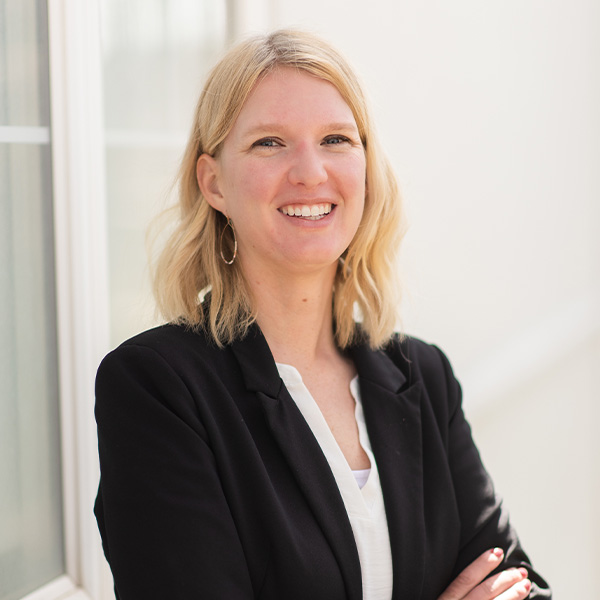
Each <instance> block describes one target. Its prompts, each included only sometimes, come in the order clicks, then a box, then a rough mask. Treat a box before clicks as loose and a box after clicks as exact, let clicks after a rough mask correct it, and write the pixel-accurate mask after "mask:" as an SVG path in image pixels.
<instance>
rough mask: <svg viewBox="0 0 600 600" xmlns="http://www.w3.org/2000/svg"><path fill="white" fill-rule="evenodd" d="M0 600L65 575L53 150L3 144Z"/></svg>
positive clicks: (0, 204)
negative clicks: (51, 195)
mask: <svg viewBox="0 0 600 600" xmlns="http://www.w3.org/2000/svg"><path fill="white" fill-rule="evenodd" d="M0 182H1V183H0V197H1V198H2V201H1V202H0V264H2V269H1V270H0V339H1V340H2V343H1V344H0V389H1V390H2V397H1V399H0V481H2V486H1V487H0V532H2V534H1V535H0V599H1V600H9V599H10V600H12V599H13V598H20V597H21V596H23V595H25V593H27V592H29V591H31V590H33V589H35V588H37V587H39V586H40V585H42V584H44V583H46V582H48V581H50V580H52V579H54V578H55V577H56V576H58V575H60V574H62V573H63V572H64V556H63V534H62V510H61V502H62V500H61V473H60V439H59V420H58V419H59V409H58V381H57V372H58V368H57V352H56V323H55V314H56V307H55V290H54V277H53V272H54V265H53V250H52V248H53V238H52V212H51V211H52V206H51V203H50V149H49V147H38V146H34V145H31V146H27V145H0Z"/></svg>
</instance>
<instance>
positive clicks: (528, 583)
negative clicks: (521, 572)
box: [523, 579, 531, 591]
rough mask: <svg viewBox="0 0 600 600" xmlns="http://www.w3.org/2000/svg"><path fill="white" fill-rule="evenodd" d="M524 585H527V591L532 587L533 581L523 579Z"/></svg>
mask: <svg viewBox="0 0 600 600" xmlns="http://www.w3.org/2000/svg"><path fill="white" fill-rule="evenodd" d="M523 586H524V587H525V590H526V591H529V590H530V589H531V581H529V579H525V580H524V581H523Z"/></svg>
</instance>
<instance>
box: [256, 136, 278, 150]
mask: <svg viewBox="0 0 600 600" xmlns="http://www.w3.org/2000/svg"><path fill="white" fill-rule="evenodd" d="M277 146H281V142H280V141H279V140H277V139H275V138H261V139H260V140H256V142H254V143H253V144H252V147H253V148H276V147H277Z"/></svg>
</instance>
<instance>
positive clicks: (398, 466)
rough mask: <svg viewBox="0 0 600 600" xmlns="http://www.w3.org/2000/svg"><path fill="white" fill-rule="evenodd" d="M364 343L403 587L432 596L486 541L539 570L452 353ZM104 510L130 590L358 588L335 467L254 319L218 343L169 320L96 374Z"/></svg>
mask: <svg viewBox="0 0 600 600" xmlns="http://www.w3.org/2000/svg"><path fill="white" fill-rule="evenodd" d="M350 352H351V356H352V359H353V360H354V363H355V365H356V368H357V371H358V374H359V383H360V392H361V397H362V403H363V409H364V414H365V420H366V423H367V429H368V432H369V437H370V441H371V445H372V449H373V454H374V456H375V459H376V461H377V465H378V468H379V473H380V479H381V487H382V489H383V496H384V501H385V508H386V514H387V521H388V526H389V532H390V543H391V550H392V562H393V577H394V592H393V598H394V599H398V600H399V599H402V600H415V599H419V598H420V599H422V600H435V599H437V597H438V595H439V594H440V593H441V592H442V591H443V590H444V589H445V588H446V586H447V585H448V584H449V583H450V582H451V581H452V580H453V578H454V577H455V576H456V575H457V574H458V573H459V572H460V571H461V570H462V569H463V568H464V567H465V566H467V565H468V564H469V563H470V562H471V561H472V560H473V559H475V558H476V557H477V556H478V555H479V554H481V553H482V552H483V551H485V550H486V549H489V548H493V547H495V546H500V547H502V548H503V549H504V550H505V553H506V559H505V562H504V565H503V567H504V568H506V567H507V566H509V565H510V566H512V565H514V566H525V567H526V568H527V569H528V570H529V573H530V577H531V579H532V582H533V587H532V592H531V596H530V597H531V598H550V597H551V595H550V591H549V589H548V586H547V584H546V583H545V582H544V580H543V579H542V578H541V577H540V576H538V575H537V574H536V573H535V571H534V570H533V569H532V567H531V565H530V564H529V559H528V558H527V556H526V555H525V553H524V552H523V550H522V548H521V546H520V544H519V541H518V539H517V536H516V534H515V532H514V530H513V529H512V528H511V526H510V524H509V521H508V518H507V513H506V511H505V510H504V508H503V507H502V504H501V502H500V500H499V499H498V498H497V497H496V496H495V494H494V490H493V487H492V483H491V481H490V479H489V477H488V475H487V473H486V472H485V470H484V468H483V466H482V464H481V461H480V458H479V454H478V452H477V449H476V448H475V446H474V444H473V441H472V439H471V433H470V428H469V425H468V424H467V422H466V421H465V419H464V416H463V412H462V409H461V394H460V387H459V384H458V383H457V381H456V379H455V378H454V376H453V374H452V371H451V368H450V365H449V364H448V361H447V359H446V357H445V356H444V355H443V354H442V353H441V352H440V350H438V349H437V348H436V347H434V346H429V345H427V344H425V343H423V342H421V341H418V340H416V339H406V340H404V341H402V342H400V341H399V340H398V339H395V340H394V341H393V342H391V343H390V344H389V345H388V346H387V347H386V348H385V349H384V350H380V351H373V350H371V349H369V348H368V346H366V345H361V344H358V345H356V346H355V347H353V348H352V349H351V351H350ZM96 395H97V402H96V419H97V422H98V435H99V449H100V467H101V481H100V487H99V491H98V498H97V501H96V507H95V513H96V517H97V519H98V526H99V528H100V533H101V535H102V541H103V546H104V551H105V554H106V557H107V559H108V561H109V563H110V566H111V569H112V572H113V576H114V580H115V589H116V592H117V597H118V598H119V599H120V600H153V599H157V600H158V599H161V600H184V599H185V600H198V599H201V598H208V599H213V598H214V599H225V600H238V599H239V600H242V599H243V600H248V599H251V598H257V599H262V600H296V599H297V600H306V599H308V598H310V599H314V600H346V599H347V600H359V599H360V598H361V597H362V591H361V573H360V563H359V558H358V553H357V550H356V545H355V542H354V537H353V534H352V529H351V527H350V522H349V520H348V516H347V514H346V510H345V508H344V504H343V501H342V498H341V496H340V493H339V490H338V488H337V486H336V483H335V480H334V477H333V474H332V472H331V470H330V468H329V465H328V463H327V461H326V459H325V457H324V455H323V453H322V451H321V449H320V446H319V444H318V443H317V441H316V440H315V438H314V436H313V434H312V432H311V430H310V428H309V427H308V425H307V423H306V421H305V420H304V418H303V417H302V415H301V413H300V411H299V410H298V408H297V407H296V405H295V403H294V401H293V400H292V398H291V397H290V395H289V393H288V392H287V390H286V388H285V386H284V385H283V382H282V381H281V379H280V377H279V374H278V371H277V367H276V365H275V363H274V360H273V357H272V355H271V352H270V350H269V347H268V345H267V343H266V341H265V338H264V337H263V335H262V333H261V332H260V330H259V329H258V327H256V326H254V327H253V328H252V330H251V333H250V334H249V335H248V336H247V337H246V338H245V339H244V340H242V341H237V342H235V343H234V344H232V345H231V346H228V347H225V348H224V349H218V348H216V347H215V346H214V345H213V344H211V343H210V342H209V341H208V340H207V339H206V337H205V336H204V335H202V334H198V333H194V332H192V331H190V330H186V329H184V328H183V327H179V326H173V325H166V326H163V327H159V328H157V329H154V330H151V331H148V332H146V333H143V334H141V335H139V336H137V337H134V338H133V339H131V340H129V341H128V342H126V343H124V344H123V345H121V346H120V347H119V348H117V349H116V350H115V351H113V352H111V353H110V354H109V355H108V356H107V357H106V358H105V359H104V361H103V362H102V364H101V366H100V369H99V371H98V377H97V381H96Z"/></svg>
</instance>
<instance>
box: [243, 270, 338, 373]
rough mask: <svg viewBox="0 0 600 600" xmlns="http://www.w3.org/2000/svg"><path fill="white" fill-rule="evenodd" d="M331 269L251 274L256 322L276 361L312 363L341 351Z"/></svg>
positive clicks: (303, 364) (299, 366)
mask: <svg viewBox="0 0 600 600" xmlns="http://www.w3.org/2000/svg"><path fill="white" fill-rule="evenodd" d="M334 277H335V267H333V268H332V269H329V271H328V272H321V273H318V274H308V275H304V276H299V275H298V274H297V273H296V274H294V276H291V277H266V278H265V277H261V278H260V279H257V278H254V279H252V278H248V279H250V280H249V282H248V284H249V286H250V288H251V290H252V293H253V297H254V301H255V303H256V308H257V322H258V325H259V326H260V328H261V330H262V332H263V334H264V336H265V338H266V340H267V343H268V344H269V347H270V349H271V352H272V353H273V356H274V358H275V360H276V361H277V362H282V363H287V364H293V365H294V366H296V367H298V368H301V367H309V366H311V365H315V364H318V363H319V362H320V361H323V360H326V359H327V358H329V357H331V356H332V355H334V354H339V350H338V348H337V347H336V344H335V339H334V334H333V312H332V302H333V279H334Z"/></svg>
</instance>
